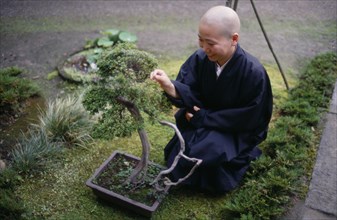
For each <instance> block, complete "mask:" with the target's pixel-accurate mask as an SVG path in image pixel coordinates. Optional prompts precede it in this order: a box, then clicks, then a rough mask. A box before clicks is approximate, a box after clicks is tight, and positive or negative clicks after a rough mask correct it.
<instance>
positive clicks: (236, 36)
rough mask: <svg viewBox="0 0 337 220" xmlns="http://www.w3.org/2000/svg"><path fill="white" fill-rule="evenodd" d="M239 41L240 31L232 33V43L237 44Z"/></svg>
mask: <svg viewBox="0 0 337 220" xmlns="http://www.w3.org/2000/svg"><path fill="white" fill-rule="evenodd" d="M238 43H239V34H238V33H234V34H233V35H232V45H233V46H236V45H237V44H238Z"/></svg>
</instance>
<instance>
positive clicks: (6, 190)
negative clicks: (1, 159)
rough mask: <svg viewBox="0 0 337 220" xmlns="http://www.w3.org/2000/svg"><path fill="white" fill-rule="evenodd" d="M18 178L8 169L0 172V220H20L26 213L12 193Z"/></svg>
mask: <svg viewBox="0 0 337 220" xmlns="http://www.w3.org/2000/svg"><path fill="white" fill-rule="evenodd" d="M19 181H20V176H18V174H17V173H16V172H15V171H14V170H13V169H10V168H6V169H5V170H3V171H0V198H1V199H0V219H4V220H10V219H20V218H21V215H22V214H23V213H25V212H26V210H25V207H24V204H23V202H22V201H21V200H20V198H18V197H17V196H16V195H15V193H14V191H15V188H16V186H17V185H18V184H19Z"/></svg>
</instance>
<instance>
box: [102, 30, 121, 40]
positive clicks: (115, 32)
mask: <svg viewBox="0 0 337 220" xmlns="http://www.w3.org/2000/svg"><path fill="white" fill-rule="evenodd" d="M119 33H120V30H117V29H108V30H105V31H102V34H105V35H108V38H109V39H110V40H111V41H114V42H116V41H117V40H118V35H119Z"/></svg>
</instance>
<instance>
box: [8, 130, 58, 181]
mask: <svg viewBox="0 0 337 220" xmlns="http://www.w3.org/2000/svg"><path fill="white" fill-rule="evenodd" d="M60 150H61V148H60V144H58V143H54V142H50V141H49V140H48V137H47V136H46V134H45V132H44V131H42V130H35V129H31V130H30V131H29V132H28V134H23V135H22V137H21V138H20V141H19V143H18V145H17V146H16V147H15V148H14V149H13V151H12V152H11V155H12V158H13V162H12V166H13V168H14V169H15V170H16V171H17V172H19V173H23V174H29V173H38V172H40V171H43V170H44V169H45V167H46V165H47V164H48V160H49V159H51V158H52V157H54V156H57V155H58V153H59V152H60Z"/></svg>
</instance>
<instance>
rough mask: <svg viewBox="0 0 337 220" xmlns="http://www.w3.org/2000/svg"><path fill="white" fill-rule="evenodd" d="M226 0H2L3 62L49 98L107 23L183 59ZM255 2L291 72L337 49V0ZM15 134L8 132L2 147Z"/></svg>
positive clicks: (252, 43) (252, 47) (249, 29)
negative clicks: (72, 58) (62, 65)
mask: <svg viewBox="0 0 337 220" xmlns="http://www.w3.org/2000/svg"><path fill="white" fill-rule="evenodd" d="M224 3H225V1H42V0H41V1H27V2H26V1H10V0H0V22H1V23H0V51H1V57H0V67H7V66H13V65H16V66H19V67H22V68H24V69H26V70H28V71H27V73H25V74H24V76H25V77H28V78H31V79H34V80H35V81H36V82H38V83H39V85H41V87H42V89H43V93H44V96H45V97H46V98H54V97H56V96H58V95H59V94H62V93H63V92H64V91H63V90H64V89H63V87H62V86H60V84H61V80H60V78H54V79H53V80H48V79H47V75H48V73H50V72H52V71H53V70H54V69H55V67H56V65H57V64H58V63H59V62H60V61H62V60H64V59H65V58H66V57H67V56H68V55H69V54H71V53H73V52H74V51H77V50H79V49H81V47H82V46H83V45H84V42H85V41H86V40H87V39H92V38H95V37H97V36H100V33H99V31H100V30H105V29H109V28H118V29H121V30H127V31H130V32H132V33H135V34H136V35H137V36H138V38H139V41H138V46H139V47H140V48H142V49H145V50H147V51H151V52H153V53H154V54H155V55H156V56H157V57H158V59H161V58H163V59H165V58H168V57H169V58H171V59H174V58H178V59H182V58H186V57H187V56H188V55H189V54H190V53H191V52H192V51H194V50H195V49H196V48H197V24H198V19H199V18H200V16H201V15H202V14H203V13H204V12H205V10H207V9H208V8H209V7H211V6H213V5H219V4H224ZM256 7H257V9H258V12H259V13H260V17H261V19H262V21H263V23H264V25H265V29H266V31H267V33H268V36H269V38H270V40H271V44H272V45H273V48H274V51H275V52H276V54H277V56H278V58H279V60H280V63H281V65H282V67H283V69H284V71H285V72H286V74H289V75H296V74H298V73H299V72H300V71H301V68H302V67H303V66H304V65H305V63H306V61H308V59H310V58H313V57H314V56H315V55H317V54H318V53H323V52H325V51H336V23H335V22H336V18H337V15H336V8H337V3H336V1H334V0H322V1H310V0H299V1H290V0H289V1H287V0H286V1H262V0H260V1H256ZM238 14H239V16H240V17H241V21H242V33H241V41H240V42H241V46H242V47H243V48H245V49H247V50H248V51H249V52H251V53H252V54H254V55H255V56H257V57H258V58H259V59H260V60H261V61H262V62H263V63H265V64H271V65H275V62H274V59H273V57H272V55H271V53H270V50H269V49H268V46H267V44H266V41H265V39H264V37H263V35H262V32H261V30H260V27H259V25H258V23H257V20H256V18H255V15H254V13H253V10H252V7H251V5H250V3H249V1H240V2H239V4H238ZM331 112H333V111H331ZM333 116H334V117H333ZM331 117H332V118H336V115H333V114H332V116H331ZM328 121H329V122H330V121H331V120H328ZM11 138H13V137H12V136H9V137H8V138H6V139H3V140H1V141H0V149H1V148H4V147H5V146H6V145H7V146H8V143H11V142H10V140H11ZM334 140H336V139H334ZM334 144H335V145H334V146H336V142H335V143H334ZM318 155H319V154H318ZM332 155H335V154H332ZM0 156H1V155H0ZM334 165H336V164H334ZM335 198H336V197H335ZM335 210H336V207H335Z"/></svg>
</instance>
